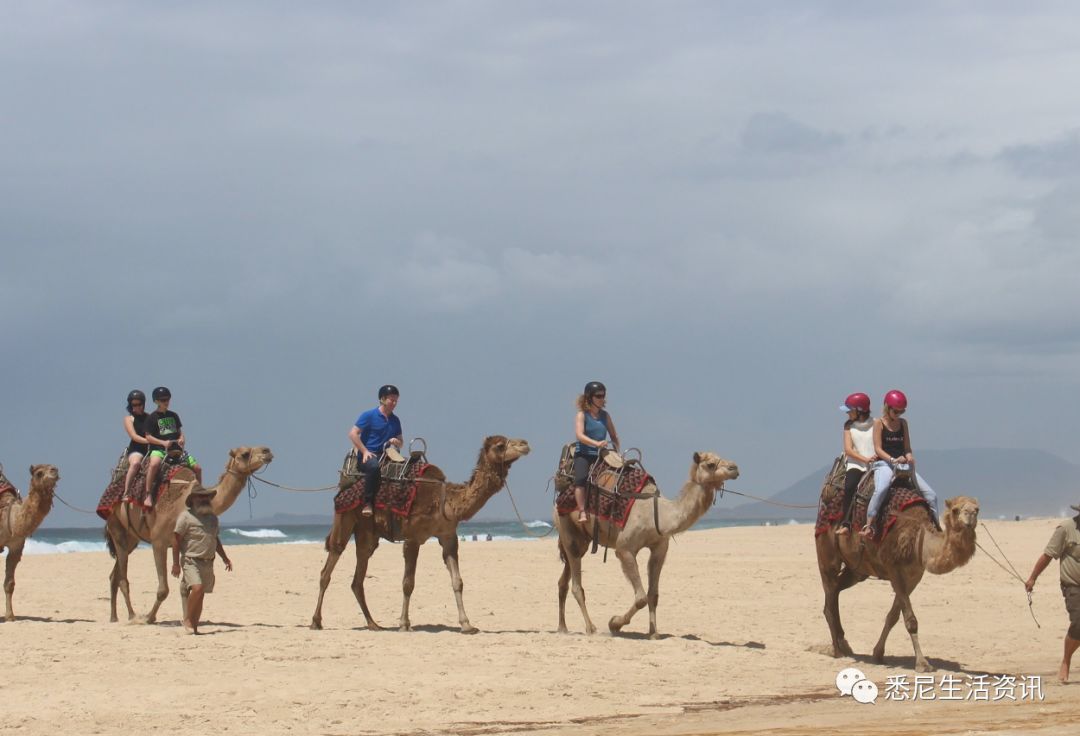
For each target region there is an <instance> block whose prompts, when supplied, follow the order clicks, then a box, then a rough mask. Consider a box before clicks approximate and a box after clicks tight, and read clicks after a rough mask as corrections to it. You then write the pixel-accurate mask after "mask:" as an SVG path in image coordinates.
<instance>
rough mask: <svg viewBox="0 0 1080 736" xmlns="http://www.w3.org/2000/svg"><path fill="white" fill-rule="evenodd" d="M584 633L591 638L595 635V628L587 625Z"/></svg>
mask: <svg viewBox="0 0 1080 736" xmlns="http://www.w3.org/2000/svg"><path fill="white" fill-rule="evenodd" d="M585 633H586V634H588V635H589V636H592V635H593V634H595V633H596V627H595V626H593V625H592V624H589V625H588V626H586V627H585Z"/></svg>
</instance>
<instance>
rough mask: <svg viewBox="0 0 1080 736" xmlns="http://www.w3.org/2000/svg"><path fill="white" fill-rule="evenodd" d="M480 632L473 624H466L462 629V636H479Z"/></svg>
mask: <svg viewBox="0 0 1080 736" xmlns="http://www.w3.org/2000/svg"><path fill="white" fill-rule="evenodd" d="M479 632H480V629H478V628H476V627H475V626H473V625H472V624H465V625H464V626H462V627H461V633H462V634H477V633H479Z"/></svg>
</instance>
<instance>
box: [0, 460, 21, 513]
mask: <svg viewBox="0 0 1080 736" xmlns="http://www.w3.org/2000/svg"><path fill="white" fill-rule="evenodd" d="M21 498H22V494H21V493H19V489H18V488H16V487H15V486H14V485H13V484H12V482H11V481H10V480H8V479H7V476H6V475H4V466H3V465H0V508H3V507H4V506H10V505H11V504H13V503H15V502H16V501H18V500H19V499H21Z"/></svg>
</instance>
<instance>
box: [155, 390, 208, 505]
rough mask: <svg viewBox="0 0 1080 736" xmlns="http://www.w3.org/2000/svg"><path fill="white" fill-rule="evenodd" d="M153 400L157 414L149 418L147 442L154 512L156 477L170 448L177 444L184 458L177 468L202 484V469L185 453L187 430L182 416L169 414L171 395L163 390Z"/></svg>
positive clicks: (171, 412)
mask: <svg viewBox="0 0 1080 736" xmlns="http://www.w3.org/2000/svg"><path fill="white" fill-rule="evenodd" d="M151 396H152V397H153V399H154V404H156V405H157V411H154V412H153V413H151V414H150V416H148V417H147V418H146V441H147V444H149V446H150V466H149V467H148V468H147V469H146V507H147V508H151V507H152V506H153V504H154V500H155V499H154V490H155V488H154V486H155V485H156V484H157V473H158V469H159V468H160V467H161V463H162V462H164V460H165V453H166V452H167V451H168V450H169V446H170V445H172V444H173V443H176V446H177V447H179V449H180V452H181V455H180V459H179V460H178V461H177V464H178V465H187V466H188V467H189V468H191V469H192V470H193V471H194V472H195V478H196V479H197V480H198V481H199V483H200V484H202V468H201V467H199V463H197V462H196V461H195V458H193V457H192V456H191V455H188V454H187V452H185V451H184V443H185V438H184V430H183V424H182V423H181V422H180V415H179V414H177V413H176V412H174V411H169V401H170V400H171V399H172V392H170V391H169V389H167V388H165V387H164V386H158V387H157V388H155V389H154V392H153V394H151Z"/></svg>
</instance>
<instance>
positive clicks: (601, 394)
mask: <svg viewBox="0 0 1080 736" xmlns="http://www.w3.org/2000/svg"><path fill="white" fill-rule="evenodd" d="M606 404H607V388H606V387H605V386H604V384H602V383H600V382H599V381H589V382H588V383H586V384H585V391H584V393H582V394H581V395H580V396H578V399H577V407H578V413H577V415H576V416H575V417H574V434H575V435H576V436H577V447H576V448H575V450H574V500H575V501H576V502H577V513H578V521H588V516H587V514H586V513H585V479H586V478H587V477H588V475H589V466H591V465H592V464H593V463H594V462H596V458H597V457H598V456H599V454H600V448H601V447H603V446H605V445H606V444H607V438H608V435H609V434H610V435H611V444H612V445H614V446H615V451H616V452H618V450H619V434H618V432H616V431H615V423H614V422H613V421H612V420H611V415H610V414H608V413H607V412H606V411H604V406H605V405H606Z"/></svg>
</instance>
